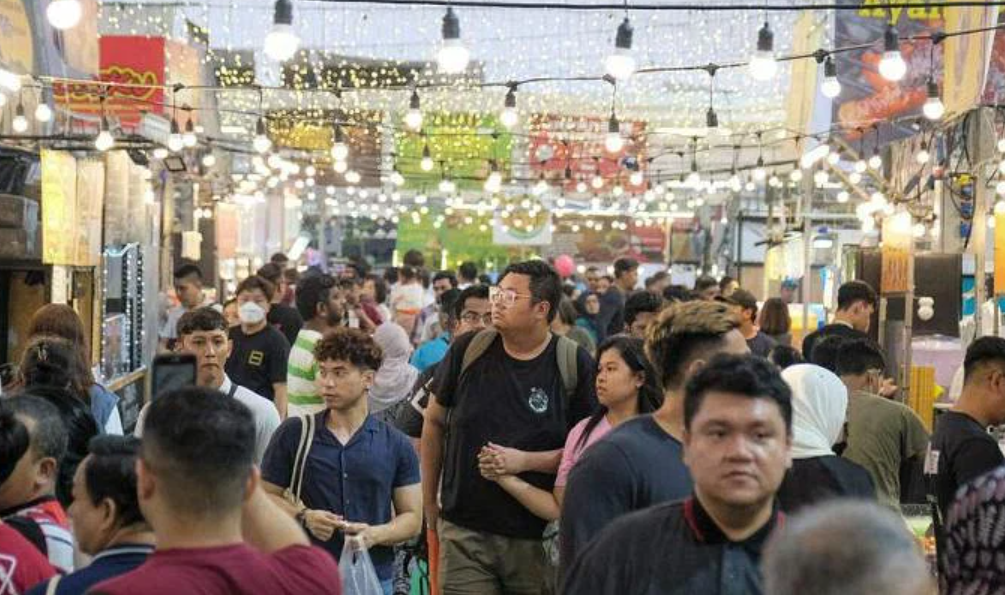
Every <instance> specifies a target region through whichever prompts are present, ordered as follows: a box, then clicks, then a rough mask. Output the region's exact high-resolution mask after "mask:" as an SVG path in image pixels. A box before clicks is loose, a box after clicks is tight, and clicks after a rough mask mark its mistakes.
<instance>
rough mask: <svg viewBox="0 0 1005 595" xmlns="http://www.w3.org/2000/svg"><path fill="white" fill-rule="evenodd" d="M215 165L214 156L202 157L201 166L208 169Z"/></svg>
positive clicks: (210, 154) (209, 154) (206, 155)
mask: <svg viewBox="0 0 1005 595" xmlns="http://www.w3.org/2000/svg"><path fill="white" fill-rule="evenodd" d="M214 165H216V155H214V154H212V153H206V154H205V155H203V156H202V166H203V167H206V168H209V167H213V166H214Z"/></svg>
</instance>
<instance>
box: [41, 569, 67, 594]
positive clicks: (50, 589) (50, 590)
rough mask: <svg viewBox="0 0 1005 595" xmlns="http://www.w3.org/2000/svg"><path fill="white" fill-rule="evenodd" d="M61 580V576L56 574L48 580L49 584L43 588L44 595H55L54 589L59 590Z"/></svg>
mask: <svg viewBox="0 0 1005 595" xmlns="http://www.w3.org/2000/svg"><path fill="white" fill-rule="evenodd" d="M61 578H63V575H61V574H57V575H56V576H54V577H52V578H51V579H49V584H48V585H46V586H45V595H56V589H58V588H59V580H60V579H61Z"/></svg>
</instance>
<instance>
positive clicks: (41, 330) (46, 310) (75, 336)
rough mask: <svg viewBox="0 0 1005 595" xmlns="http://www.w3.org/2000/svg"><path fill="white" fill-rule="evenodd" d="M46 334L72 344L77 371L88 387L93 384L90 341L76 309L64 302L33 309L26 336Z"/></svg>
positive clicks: (32, 336)
mask: <svg viewBox="0 0 1005 595" xmlns="http://www.w3.org/2000/svg"><path fill="white" fill-rule="evenodd" d="M43 335H48V336H51V337H59V338H60V339H66V340H67V341H69V342H70V343H72V344H73V351H74V353H75V354H76V356H77V359H78V360H79V361H78V362H77V372H78V373H79V374H80V375H81V376H82V378H83V383H84V384H86V386H87V387H88V388H90V386H91V385H92V384H94V373H93V372H91V342H90V341H89V340H88V339H87V333H86V331H85V330H84V323H83V322H82V321H81V320H80V316H79V315H78V314H77V311H76V310H74V309H73V308H71V307H70V306H67V305H66V304H46V305H44V306H42V307H41V308H39V309H38V310H36V311H35V315H34V316H32V318H31V324H30V325H29V326H28V337H29V338H34V337H40V336H43Z"/></svg>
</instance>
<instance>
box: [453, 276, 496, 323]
mask: <svg viewBox="0 0 1005 595" xmlns="http://www.w3.org/2000/svg"><path fill="white" fill-rule="evenodd" d="M470 299H476V300H487V299H489V286H488V285H481V284H475V285H471V286H470V287H466V288H464V289H462V290H461V294H460V295H459V296H457V301H456V302H454V318H456V319H457V320H460V319H461V315H462V314H464V308H466V307H467V306H468V300H470Z"/></svg>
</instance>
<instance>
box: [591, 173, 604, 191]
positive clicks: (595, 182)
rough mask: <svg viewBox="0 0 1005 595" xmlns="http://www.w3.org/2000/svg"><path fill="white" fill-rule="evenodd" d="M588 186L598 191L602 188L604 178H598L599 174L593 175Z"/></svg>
mask: <svg viewBox="0 0 1005 595" xmlns="http://www.w3.org/2000/svg"><path fill="white" fill-rule="evenodd" d="M590 186H592V187H593V189H594V190H600V189H601V188H603V187H604V178H602V177H600V174H599V173H596V174H593V179H592V180H590Z"/></svg>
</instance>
